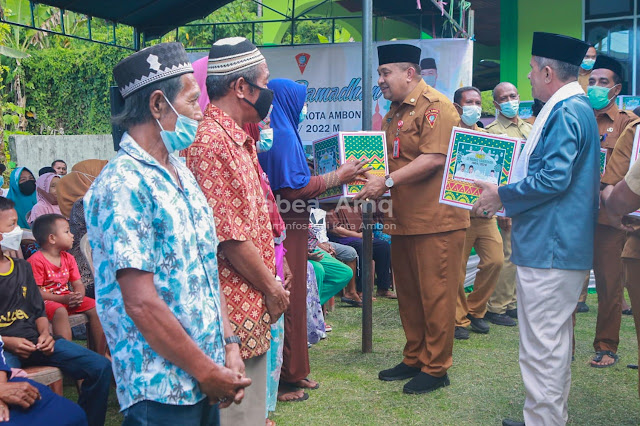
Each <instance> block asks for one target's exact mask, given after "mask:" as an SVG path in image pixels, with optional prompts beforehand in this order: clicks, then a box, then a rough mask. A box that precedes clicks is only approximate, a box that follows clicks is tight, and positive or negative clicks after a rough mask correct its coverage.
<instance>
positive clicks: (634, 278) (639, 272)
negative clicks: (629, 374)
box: [622, 258, 640, 395]
mask: <svg viewBox="0 0 640 426" xmlns="http://www.w3.org/2000/svg"><path fill="white" fill-rule="evenodd" d="M622 267H623V270H624V276H625V281H626V282H627V291H628V292H629V299H631V310H632V311H633V321H634V322H635V324H636V337H637V339H638V342H639V345H640V280H639V279H638V278H640V259H631V258H623V259H622ZM638 364H640V353H639V355H638ZM638 395H640V376H639V379H638Z"/></svg>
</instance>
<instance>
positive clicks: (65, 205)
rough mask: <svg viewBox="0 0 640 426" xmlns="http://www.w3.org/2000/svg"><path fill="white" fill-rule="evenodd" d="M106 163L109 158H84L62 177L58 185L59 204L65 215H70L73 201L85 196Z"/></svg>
mask: <svg viewBox="0 0 640 426" xmlns="http://www.w3.org/2000/svg"><path fill="white" fill-rule="evenodd" d="M106 165H107V160H84V161H81V162H79V163H77V164H76V165H74V166H73V168H72V169H71V172H70V173H69V174H67V175H66V176H63V177H62V178H61V179H60V182H58V186H57V187H56V189H57V192H58V206H60V212H62V214H63V215H64V216H65V217H69V215H70V214H71V207H73V203H75V202H76V201H78V200H79V199H80V198H82V197H84V194H86V193H87V191H88V190H89V187H90V186H91V184H92V183H93V181H94V180H95V178H96V177H98V175H99V174H100V172H101V171H102V169H103V168H104V166H106Z"/></svg>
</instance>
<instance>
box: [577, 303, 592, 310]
mask: <svg viewBox="0 0 640 426" xmlns="http://www.w3.org/2000/svg"><path fill="white" fill-rule="evenodd" d="M577 311H578V312H579V313H583V312H589V306H588V305H587V303H586V302H578V309H577Z"/></svg>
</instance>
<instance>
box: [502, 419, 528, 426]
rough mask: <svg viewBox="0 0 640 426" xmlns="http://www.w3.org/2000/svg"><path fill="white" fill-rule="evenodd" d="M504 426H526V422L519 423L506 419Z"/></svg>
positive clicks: (503, 422)
mask: <svg viewBox="0 0 640 426" xmlns="http://www.w3.org/2000/svg"><path fill="white" fill-rule="evenodd" d="M502 426H524V422H517V421H515V420H510V419H504V420H503V421H502Z"/></svg>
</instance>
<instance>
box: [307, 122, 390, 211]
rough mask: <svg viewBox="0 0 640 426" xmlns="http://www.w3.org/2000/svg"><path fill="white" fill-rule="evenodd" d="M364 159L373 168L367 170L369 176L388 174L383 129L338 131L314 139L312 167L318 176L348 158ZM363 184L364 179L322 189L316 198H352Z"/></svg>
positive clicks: (332, 199)
mask: <svg viewBox="0 0 640 426" xmlns="http://www.w3.org/2000/svg"><path fill="white" fill-rule="evenodd" d="M363 158H366V159H368V160H369V162H368V163H367V164H366V165H365V167H372V168H373V170H371V171H370V172H369V173H371V174H372V175H376V176H386V175H387V174H388V171H387V149H386V140H385V133H384V132H339V133H336V134H335V135H331V136H328V137H326V138H323V139H319V140H317V141H314V142H313V160H314V168H315V174H316V175H318V176H320V175H323V174H326V173H330V172H332V171H334V170H336V169H337V168H338V167H340V165H341V164H344V163H346V162H347V161H360V160H361V159H363ZM363 186H364V182H363V181H354V182H349V183H348V184H346V185H342V186H339V187H336V188H331V189H329V190H327V191H325V192H324V193H322V194H320V195H319V196H318V199H319V200H320V201H336V200H339V199H340V198H341V197H354V196H355V195H356V194H357V193H358V192H360V190H361V189H362V187H363ZM386 195H389V194H388V193H387V194H386Z"/></svg>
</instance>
